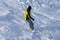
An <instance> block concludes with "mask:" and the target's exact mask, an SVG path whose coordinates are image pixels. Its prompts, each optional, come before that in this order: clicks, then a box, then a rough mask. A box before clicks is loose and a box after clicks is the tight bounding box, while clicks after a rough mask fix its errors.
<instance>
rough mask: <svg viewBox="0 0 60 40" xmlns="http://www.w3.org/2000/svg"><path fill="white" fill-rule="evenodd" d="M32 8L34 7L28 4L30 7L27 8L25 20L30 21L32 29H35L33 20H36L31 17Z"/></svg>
mask: <svg viewBox="0 0 60 40" xmlns="http://www.w3.org/2000/svg"><path fill="white" fill-rule="evenodd" d="M31 9H32V7H31V6H28V8H27V9H26V10H25V13H24V20H26V21H27V22H28V23H29V25H30V28H31V30H34V24H33V22H32V20H33V21H34V18H32V17H31V13H30V11H31Z"/></svg>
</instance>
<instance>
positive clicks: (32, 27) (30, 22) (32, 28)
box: [27, 20, 34, 30]
mask: <svg viewBox="0 0 60 40" xmlns="http://www.w3.org/2000/svg"><path fill="white" fill-rule="evenodd" d="M27 22H28V23H29V25H30V28H31V30H34V26H33V22H32V21H31V20H27Z"/></svg>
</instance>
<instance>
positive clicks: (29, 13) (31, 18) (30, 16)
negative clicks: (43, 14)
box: [29, 13, 34, 21]
mask: <svg viewBox="0 0 60 40" xmlns="http://www.w3.org/2000/svg"><path fill="white" fill-rule="evenodd" d="M29 17H30V18H31V19H32V20H33V21H34V18H32V17H31V15H30V13H29Z"/></svg>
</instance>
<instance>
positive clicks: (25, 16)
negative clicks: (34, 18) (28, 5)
mask: <svg viewBox="0 0 60 40" xmlns="http://www.w3.org/2000/svg"><path fill="white" fill-rule="evenodd" d="M27 17H28V18H29V19H30V17H29V14H28V11H27V10H25V13H24V20H26V19H27Z"/></svg>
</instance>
